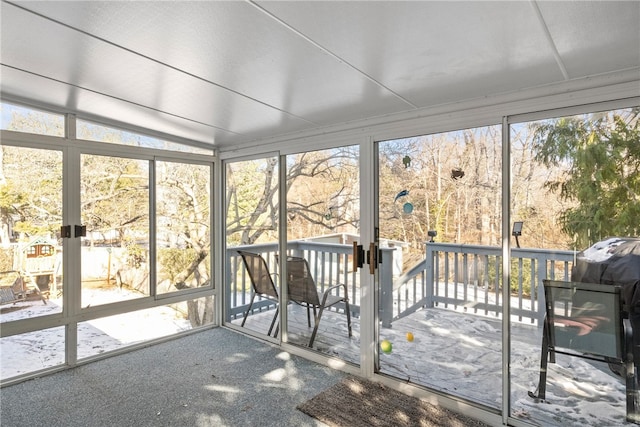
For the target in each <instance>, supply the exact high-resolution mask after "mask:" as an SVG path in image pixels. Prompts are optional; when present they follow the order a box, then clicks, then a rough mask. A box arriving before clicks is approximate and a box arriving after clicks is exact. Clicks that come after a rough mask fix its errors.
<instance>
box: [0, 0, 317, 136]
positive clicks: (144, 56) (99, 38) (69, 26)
mask: <svg viewBox="0 0 640 427" xmlns="http://www.w3.org/2000/svg"><path fill="white" fill-rule="evenodd" d="M3 2H4V3H7V4H10V5H12V6H14V7H17V8H19V9H22V10H24V11H25V12H28V13H31V14H33V15H36V16H39V17H40V18H43V19H46V20H48V21H51V22H54V23H56V24H58V25H61V26H63V27H65V28H69V29H70V30H73V31H76V32H78V33H80V34H84V35H85V36H87V37H91V38H93V39H95V40H98V41H101V42H103V43H106V44H108V45H110V46H113V47H116V48H118V49H121V50H124V51H126V52H129V53H131V54H133V55H136V56H138V57H140V58H144V59H146V60H148V61H151V62H154V63H156V64H159V65H162V66H163V67H167V68H169V69H171V70H174V71H177V72H179V73H181V74H184V75H187V76H189V77H193V78H194V79H197V80H200V81H202V82H204V83H207V84H210V85H212V86H215V87H218V88H220V89H222V90H225V91H227V92H230V93H233V94H234V95H238V96H240V97H242V98H245V99H248V100H250V101H253V102H256V103H258V104H260V105H263V106H265V107H267V108H271V109H273V110H276V111H278V112H280V113H283V114H286V115H287V116H290V117H293V118H296V119H299V120H302V121H304V122H306V123H309V124H311V125H313V126H320V124H319V123H315V122H313V121H311V120H308V119H305V118H304V117H300V116H298V115H295V114H293V113H290V112H289V111H286V110H283V109H281V108H278V107H276V106H274V105H271V104H269V103H267V102H264V101H260V100H259V99H257V98H253V97H251V96H249V95H246V94H244V93H242V92H239V91H237V90H234V89H231V88H229V87H227V86H223V85H221V84H219V83H216V82H213V81H211V80H207V79H205V78H204V77H200V76H198V75H196V74H193V73H190V72H188V71H186V70H182V69H180V68H178V67H175V66H173V65H171V64H167V63H166V62H162V61H160V60H158V59H155V58H152V57H150V56H147V55H143V54H142V53H140V52H136V51H135V50H133V49H130V48H128V47H125V46H122V45H119V44H117V43H114V42H112V41H109V40H107V39H104V38H102V37H99V36H97V35H95V34H91V33H89V32H87V31H84V30H81V29H80V28H76V27H73V26H71V25H69V24H65V23H64V22H61V21H58V20H56V19H53V18H51V17H48V16H45V15H43V14H41V13H38V12H35V11H33V10H30V9H27V8H26V7H24V6H21V5H18V4H15V3H12V2H10V1H6V0H3ZM94 92H95V91H94ZM214 127H215V126H214Z"/></svg>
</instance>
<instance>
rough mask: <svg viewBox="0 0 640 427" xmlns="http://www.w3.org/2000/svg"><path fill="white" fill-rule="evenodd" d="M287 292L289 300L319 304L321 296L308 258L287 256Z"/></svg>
mask: <svg viewBox="0 0 640 427" xmlns="http://www.w3.org/2000/svg"><path fill="white" fill-rule="evenodd" d="M287 289H288V290H287V292H288V295H289V300H290V301H293V302H296V303H299V304H300V303H307V304H312V305H316V306H319V305H320V298H319V297H318V289H317V288H316V282H315V281H314V280H313V277H312V276H311V271H310V270H309V264H308V263H307V260H306V259H304V258H301V257H295V256H288V257H287Z"/></svg>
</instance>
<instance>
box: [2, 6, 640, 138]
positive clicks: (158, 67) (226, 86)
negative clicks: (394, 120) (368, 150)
mask: <svg viewBox="0 0 640 427" xmlns="http://www.w3.org/2000/svg"><path fill="white" fill-rule="evenodd" d="M0 8H1V10H0V18H1V22H0V24H1V28H0V37H1V39H2V43H1V44H0V62H1V64H2V68H1V70H2V74H1V75H0V95H2V96H5V97H9V98H22V99H26V100H33V101H35V102H42V103H46V104H47V105H51V106H53V107H55V106H59V107H60V108H63V109H65V110H71V111H77V112H78V113H79V114H83V113H84V114H87V115H90V116H92V117H105V118H106V119H108V120H113V121H121V122H128V123H131V124H132V125H134V126H136V127H138V128H149V129H152V130H156V131H161V132H164V133H172V134H174V135H176V136H179V137H181V138H189V139H194V140H197V141H201V142H206V143H212V144H214V145H215V146H217V147H219V148H221V149H232V148H234V147H236V146H238V144H245V143H248V142H254V141H256V140H261V139H269V138H273V137H277V136H281V135H285V134H291V133H295V132H300V131H308V130H310V129H316V128H321V127H324V126H338V125H342V124H345V123H347V122H352V123H358V120H364V119H369V120H367V121H368V122H370V121H371V119H374V118H376V117H380V116H388V115H393V114H399V113H403V112H409V111H415V110H416V109H419V108H424V109H428V108H431V107H436V106H439V105H443V104H452V103H456V102H460V101H465V100H470V99H484V98H487V97H491V96H493V95H498V94H504V93H512V92H519V91H522V90H523V89H530V88H545V87H548V86H549V85H553V84H556V83H560V82H567V81H568V82H570V81H571V80H574V79H580V78H583V77H589V76H595V75H602V74H607V73H611V74H613V73H616V72H620V71H624V70H627V71H629V70H631V71H632V72H635V71H637V72H638V76H639V79H640V1H637V0H635V1H623V2H607V1H590V2H583V1H573V2H563V1H558V2H556V1H535V0H531V1H515V2H502V1H499V2H489V1H456V2H450V1H421V2H414V1H408V2H404V1H377V2H351V1H347V2H340V1H338V2H335V1H331V2H329V1H326V2H322V1H320V2H318V1H296V2H289V1H287V2H271V1H265V2H253V1H194V2H186V1H146V2H145V1H133V2H124V1H123V2H120V1H60V2H59V1H55V2H53V1H3V2H2V3H1V4H0Z"/></svg>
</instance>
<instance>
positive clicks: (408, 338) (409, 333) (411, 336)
mask: <svg viewBox="0 0 640 427" xmlns="http://www.w3.org/2000/svg"><path fill="white" fill-rule="evenodd" d="M407 341H409V342H413V334H412V333H411V332H407Z"/></svg>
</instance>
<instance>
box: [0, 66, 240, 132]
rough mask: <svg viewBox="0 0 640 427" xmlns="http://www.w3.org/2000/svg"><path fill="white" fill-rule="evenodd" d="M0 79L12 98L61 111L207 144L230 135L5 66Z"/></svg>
mask: <svg viewBox="0 0 640 427" xmlns="http://www.w3.org/2000/svg"><path fill="white" fill-rule="evenodd" d="M0 78H2V80H3V91H4V92H5V93H8V94H11V96H12V97H16V98H18V99H27V100H29V99H31V100H34V101H36V102H38V103H39V104H43V105H45V106H50V107H58V108H60V109H62V110H63V111H70V112H75V111H85V112H94V113H93V114H91V115H92V116H93V115H94V114H95V116H94V117H95V118H98V119H99V117H100V116H102V117H104V118H106V119H108V120H109V121H114V122H119V123H122V124H133V125H135V126H137V127H141V128H144V129H149V130H152V131H154V132H160V133H163V134H166V135H175V136H177V137H180V138H184V139H187V140H193V141H199V142H205V143H209V144H213V143H214V138H220V139H225V138H228V137H231V136H233V135H231V134H229V133H228V132H225V131H223V130H220V129H214V128H212V127H211V126H208V125H206V124H202V123H198V122H195V121H193V120H188V119H183V118H180V117H176V116H173V115H170V114H167V113H164V112H162V111H157V110H152V109H149V108H147V107H144V106H138V105H135V104H132V103H128V102H122V101H120V100H118V99H115V98H111V97H108V96H103V95H100V94H97V93H94V92H91V91H87V90H85V89H81V88H77V87H69V85H67V84H65V83H60V82H56V81H54V80H51V79H48V78H43V77H40V76H37V75H33V74H29V73H26V72H23V71H19V70H15V69H13V68H9V67H6V66H3V67H2V68H1V69H0ZM105 112H108V114H105ZM98 113H102V114H98Z"/></svg>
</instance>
